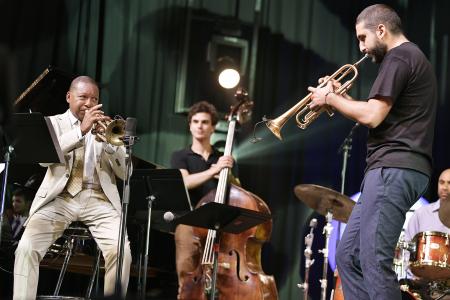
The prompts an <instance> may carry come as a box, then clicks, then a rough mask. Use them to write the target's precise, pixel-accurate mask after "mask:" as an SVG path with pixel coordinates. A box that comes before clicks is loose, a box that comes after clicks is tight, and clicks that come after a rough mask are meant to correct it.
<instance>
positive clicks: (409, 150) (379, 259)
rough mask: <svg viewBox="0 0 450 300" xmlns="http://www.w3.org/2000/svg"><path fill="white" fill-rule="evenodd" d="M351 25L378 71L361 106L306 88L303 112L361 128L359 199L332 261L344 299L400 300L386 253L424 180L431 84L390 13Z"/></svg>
mask: <svg viewBox="0 0 450 300" xmlns="http://www.w3.org/2000/svg"><path fill="white" fill-rule="evenodd" d="M355 26H356V36H357V38H358V41H359V47H360V50H361V52H363V53H365V54H368V55H369V57H371V58H372V61H373V62H375V63H379V64H380V68H379V71H378V76H377V78H376V80H375V82H374V84H373V86H372V89H371V91H370V94H369V97H368V99H367V100H366V101H354V100H353V99H352V98H351V97H350V96H348V95H346V94H344V95H342V96H341V95H337V94H335V93H334V90H335V88H336V87H337V86H339V83H337V82H331V81H330V82H329V83H328V84H327V85H326V86H325V87H323V88H313V87H309V88H308V89H309V91H311V92H313V94H312V103H311V106H310V107H311V109H313V110H316V109H319V108H320V107H322V106H324V105H328V106H330V107H332V108H333V109H335V110H337V111H339V112H340V113H341V114H343V115H344V116H346V117H347V118H349V119H351V120H354V121H356V122H358V123H359V124H361V125H364V126H367V127H368V128H369V136H368V141H367V167H366V172H365V176H364V181H363V184H362V190H361V192H362V194H361V196H360V198H359V201H358V203H357V204H356V206H355V207H354V209H353V211H352V214H351V217H350V220H349V222H348V224H347V228H346V230H345V232H344V235H343V237H342V239H341V241H340V243H339V246H338V250H337V254H336V259H337V265H338V268H339V275H340V276H341V280H342V286H343V289H344V296H345V299H347V300H353V299H385V300H396V299H401V295H400V289H399V286H398V282H397V278H396V275H395V272H394V271H393V269H392V262H393V256H394V248H395V245H396V243H397V240H398V237H399V235H400V232H401V228H402V225H403V223H404V220H405V214H406V212H407V211H408V210H409V208H410V207H411V206H412V205H413V204H414V203H415V202H416V200H417V199H418V198H419V197H420V196H421V195H422V194H423V193H424V192H425V190H426V188H427V186H428V182H429V177H430V174H431V163H432V145H433V132H434V124H435V114H436V101H437V100H436V97H437V96H436V95H437V91H436V90H437V88H436V78H435V75H434V73H433V68H432V66H431V64H430V63H429V62H428V60H427V58H426V57H425V56H424V54H423V53H422V52H421V51H420V49H419V48H418V47H417V46H416V45H415V44H413V43H411V42H410V41H408V39H407V38H406V37H405V35H404V34H403V32H402V28H401V20H400V18H399V16H398V15H397V13H396V12H395V11H394V10H393V9H391V8H390V7H388V6H386V5H381V4H376V5H372V6H369V7H367V8H366V9H364V10H363V11H362V12H361V13H360V14H359V16H358V18H357V19H356V25H355ZM324 79H325V78H322V79H321V80H319V81H320V82H321V81H323V80H324Z"/></svg>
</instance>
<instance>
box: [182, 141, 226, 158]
mask: <svg viewBox="0 0 450 300" xmlns="http://www.w3.org/2000/svg"><path fill="white" fill-rule="evenodd" d="M186 150H187V152H188V153H189V154H194V155H199V156H201V155H200V154H198V153H197V152H194V151H193V150H192V144H191V145H189V147H188V148H187V149H186ZM211 150H212V152H211V154H210V155H209V156H210V157H211V156H213V155H217V154H219V153H220V152H219V150H217V149H216V148H215V147H214V146H211Z"/></svg>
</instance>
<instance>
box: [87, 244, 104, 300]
mask: <svg viewBox="0 0 450 300" xmlns="http://www.w3.org/2000/svg"><path fill="white" fill-rule="evenodd" d="M101 255H102V251H100V249H99V248H98V247H97V257H96V258H95V265H94V270H93V272H92V275H91V279H90V280H89V285H88V288H87V291H86V296H85V298H86V299H87V300H89V299H90V298H91V293H92V288H93V287H94V281H95V279H96V278H97V277H98V275H99V273H100V257H101ZM97 283H98V282H97Z"/></svg>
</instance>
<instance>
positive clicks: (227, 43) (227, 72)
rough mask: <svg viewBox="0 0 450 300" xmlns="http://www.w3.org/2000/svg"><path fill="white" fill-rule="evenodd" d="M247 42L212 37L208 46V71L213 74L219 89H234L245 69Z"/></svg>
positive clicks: (218, 36)
mask: <svg viewBox="0 0 450 300" xmlns="http://www.w3.org/2000/svg"><path fill="white" fill-rule="evenodd" d="M247 57H248V41H247V40H245V39H241V38H237V37H230V36H221V35H214V36H213V37H212V38H211V41H210V43H209V46H208V61H209V64H210V65H209V66H210V70H211V71H213V72H215V76H217V80H218V82H219V84H220V86H221V87H223V88H225V89H232V88H235V87H236V86H237V85H238V84H239V83H240V80H241V76H244V75H245V73H246V69H247Z"/></svg>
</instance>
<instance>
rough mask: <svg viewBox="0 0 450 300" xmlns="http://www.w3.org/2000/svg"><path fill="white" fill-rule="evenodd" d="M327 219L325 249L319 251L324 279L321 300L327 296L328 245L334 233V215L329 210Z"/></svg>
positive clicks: (324, 232) (324, 229) (322, 280)
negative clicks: (321, 255) (321, 256)
mask: <svg viewBox="0 0 450 300" xmlns="http://www.w3.org/2000/svg"><path fill="white" fill-rule="evenodd" d="M326 219H327V224H326V225H325V227H324V228H323V234H325V247H324V248H323V249H322V250H319V252H320V253H322V254H323V270H322V279H321V280H320V287H321V289H322V293H321V300H325V298H326V296H327V285H328V280H327V273H328V245H329V242H330V236H331V232H332V231H333V225H331V220H332V219H333V214H332V212H331V210H329V211H328V212H327V215H326Z"/></svg>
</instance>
